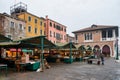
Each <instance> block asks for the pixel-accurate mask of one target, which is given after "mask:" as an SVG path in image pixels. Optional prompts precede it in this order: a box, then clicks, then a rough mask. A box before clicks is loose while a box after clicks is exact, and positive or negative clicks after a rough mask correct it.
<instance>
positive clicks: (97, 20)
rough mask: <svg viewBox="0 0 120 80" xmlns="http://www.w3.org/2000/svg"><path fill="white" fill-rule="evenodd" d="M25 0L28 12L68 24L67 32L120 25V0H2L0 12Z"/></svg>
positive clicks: (8, 10)
mask: <svg viewBox="0 0 120 80" xmlns="http://www.w3.org/2000/svg"><path fill="white" fill-rule="evenodd" d="M18 2H23V3H25V4H27V8H28V12H30V13H32V14H35V15H37V16H40V17H45V16H46V15H48V17H49V18H50V19H52V20H54V21H57V22H59V23H61V24H63V25H65V26H67V33H68V34H70V35H72V36H73V34H72V33H71V32H73V31H76V30H79V29H81V28H85V27H89V26H91V25H92V24H98V25H117V26H120V0H0V13H3V12H6V13H10V6H12V5H14V4H15V3H18Z"/></svg>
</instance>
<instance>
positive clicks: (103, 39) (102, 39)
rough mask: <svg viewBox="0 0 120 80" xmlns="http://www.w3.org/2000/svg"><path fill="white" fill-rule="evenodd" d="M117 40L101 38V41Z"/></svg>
mask: <svg viewBox="0 0 120 80" xmlns="http://www.w3.org/2000/svg"><path fill="white" fill-rule="evenodd" d="M113 40H116V38H101V41H113Z"/></svg>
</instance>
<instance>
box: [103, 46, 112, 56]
mask: <svg viewBox="0 0 120 80" xmlns="http://www.w3.org/2000/svg"><path fill="white" fill-rule="evenodd" d="M102 53H103V54H104V55H105V57H110V47H109V46H108V45H104V46H103V48H102Z"/></svg>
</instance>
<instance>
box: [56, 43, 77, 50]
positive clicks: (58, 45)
mask: <svg viewBox="0 0 120 80" xmlns="http://www.w3.org/2000/svg"><path fill="white" fill-rule="evenodd" d="M56 45H57V47H58V48H59V49H69V48H70V45H71V46H72V49H76V47H75V45H74V44H73V43H56Z"/></svg>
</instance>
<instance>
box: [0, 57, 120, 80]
mask: <svg viewBox="0 0 120 80" xmlns="http://www.w3.org/2000/svg"><path fill="white" fill-rule="evenodd" d="M50 65H51V68H50V69H45V70H44V72H35V71H26V72H19V73H18V72H15V71H13V72H9V73H8V76H7V77H6V76H5V75H4V74H2V75H0V80H120V62H119V63H118V62H115V59H113V58H106V59H105V65H96V64H87V63H86V62H74V63H72V64H65V63H52V64H50Z"/></svg>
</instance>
